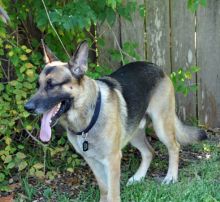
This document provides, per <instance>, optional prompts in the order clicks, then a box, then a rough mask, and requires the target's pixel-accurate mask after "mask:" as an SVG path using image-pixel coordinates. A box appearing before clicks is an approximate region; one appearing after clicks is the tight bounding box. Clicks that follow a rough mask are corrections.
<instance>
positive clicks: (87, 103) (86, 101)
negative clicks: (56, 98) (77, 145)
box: [65, 76, 99, 132]
mask: <svg viewBox="0 0 220 202" xmlns="http://www.w3.org/2000/svg"><path fill="white" fill-rule="evenodd" d="M80 85H81V87H82V88H83V93H82V95H80V96H79V97H78V98H74V104H73V106H72V108H71V109H70V110H69V111H68V112H67V115H66V118H65V119H66V121H67V122H68V128H69V129H70V130H72V131H75V132H79V131H83V130H84V129H85V128H86V127H87V126H88V125H89V124H90V121H91V119H92V116H93V113H94V109H95V105H96V100H97V97H98V90H99V89H98V85H97V83H96V81H95V80H93V79H90V78H89V77H87V76H84V78H83V80H82V81H81V84H80Z"/></svg>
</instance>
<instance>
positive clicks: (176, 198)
mask: <svg viewBox="0 0 220 202" xmlns="http://www.w3.org/2000/svg"><path fill="white" fill-rule="evenodd" d="M155 147H158V148H160V145H159V144H158V145H156V146H155ZM184 149H185V150H187V151H188V150H190V151H191V152H192V153H193V154H198V155H202V156H203V158H202V159H197V160H196V159H195V160H193V159H191V158H189V159H191V160H190V162H188V163H187V165H184V164H183V165H182V166H181V169H180V171H179V182H178V183H176V184H171V185H161V183H159V182H157V181H156V180H155V179H154V178H153V177H152V175H151V174H152V173H154V172H155V169H156V170H157V169H158V171H159V172H163V173H164V171H166V170H167V160H160V157H156V158H154V160H153V163H152V164H153V165H152V166H151V169H150V171H149V173H150V176H147V177H146V180H144V181H143V182H142V183H139V184H135V185H132V186H128V187H126V186H125V185H126V181H127V179H128V177H129V176H131V174H132V173H134V172H135V170H136V169H137V167H138V165H139V162H138V161H137V159H136V158H134V156H133V157H131V160H130V161H129V165H125V167H124V168H123V174H122V180H121V199H122V202H147V201H149V202H154V201H155V202H167V201H170V202H185V201H186V202H217V201H220V147H219V146H217V144H216V143H208V142H206V143H201V144H197V145H194V146H189V147H186V148H184ZM161 151H162V152H163V151H164V148H162V149H161V150H160V152H161ZM182 156H183V155H182ZM166 158H167V157H166ZM166 158H163V159H166ZM157 165H158V167H157ZM126 169H129V170H127V172H125V170H126ZM164 169H165V170H164ZM28 187H29V186H27V184H26V185H25V186H24V190H25V191H24V193H26V194H25V195H27V196H28V198H29V199H30V198H32V197H31V196H30V195H31V194H28V193H29V191H28V190H27V189H28ZM31 189H32V188H31ZM32 192H33V190H31V193H32ZM51 197H52V198H56V201H57V202H63V201H64V202H70V201H73V202H82V201H83V202H95V201H98V200H99V191H98V187H94V186H92V187H89V188H88V189H87V190H86V191H81V192H80V194H79V195H78V196H76V198H75V199H73V198H72V199H70V197H69V196H68V194H66V195H64V194H63V193H59V192H54V191H52V190H50V189H48V188H45V190H44V192H43V198H44V199H45V201H50V198H51ZM17 201H19V200H18V199H17ZM27 201H28V200H27Z"/></svg>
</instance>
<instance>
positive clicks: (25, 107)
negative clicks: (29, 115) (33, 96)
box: [24, 102, 35, 112]
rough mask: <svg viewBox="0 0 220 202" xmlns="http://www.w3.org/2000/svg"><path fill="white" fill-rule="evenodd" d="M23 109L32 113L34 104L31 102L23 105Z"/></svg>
mask: <svg viewBox="0 0 220 202" xmlns="http://www.w3.org/2000/svg"><path fill="white" fill-rule="evenodd" d="M24 109H25V110H26V111H28V112H34V110H35V104H34V103H33V102H27V103H26V104H25V105H24Z"/></svg>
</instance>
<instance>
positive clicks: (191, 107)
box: [170, 0, 197, 120]
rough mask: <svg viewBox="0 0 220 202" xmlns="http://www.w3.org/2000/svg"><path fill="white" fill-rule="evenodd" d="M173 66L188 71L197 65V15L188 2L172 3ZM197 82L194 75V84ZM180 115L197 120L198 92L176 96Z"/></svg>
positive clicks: (180, 0)
mask: <svg viewBox="0 0 220 202" xmlns="http://www.w3.org/2000/svg"><path fill="white" fill-rule="evenodd" d="M170 8H171V12H170V15H171V56H172V57H171V66H172V71H176V70H178V69H179V68H180V67H181V68H183V69H187V68H188V67H190V66H193V65H196V58H195V15H194V14H193V13H192V12H191V11H189V10H188V9H187V2H186V1H182V0H175V1H171V5H170ZM195 82H196V76H195V75H193V78H192V83H195ZM176 102H177V105H178V114H179V115H180V117H181V118H182V119H183V120H186V119H188V118H189V117H194V118H196V102H197V99H196V92H193V93H190V94H189V95H188V96H184V95H183V94H180V93H178V94H177V96H176Z"/></svg>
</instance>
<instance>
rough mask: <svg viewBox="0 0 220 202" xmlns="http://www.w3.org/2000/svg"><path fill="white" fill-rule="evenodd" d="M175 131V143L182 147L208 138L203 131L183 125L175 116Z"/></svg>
mask: <svg viewBox="0 0 220 202" xmlns="http://www.w3.org/2000/svg"><path fill="white" fill-rule="evenodd" d="M175 129H176V137H177V141H178V142H179V143H180V144H182V145H186V144H192V143H195V142H198V141H201V140H205V139H207V138H208V136H207V133H206V132H205V131H204V130H202V129H199V128H197V127H193V126H187V125H184V124H183V123H182V122H181V121H180V120H179V119H178V117H177V116H175Z"/></svg>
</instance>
